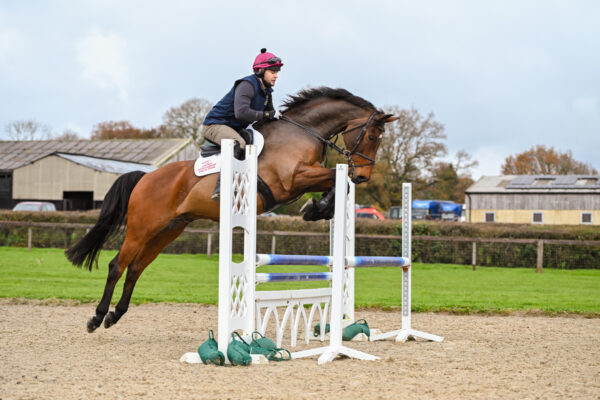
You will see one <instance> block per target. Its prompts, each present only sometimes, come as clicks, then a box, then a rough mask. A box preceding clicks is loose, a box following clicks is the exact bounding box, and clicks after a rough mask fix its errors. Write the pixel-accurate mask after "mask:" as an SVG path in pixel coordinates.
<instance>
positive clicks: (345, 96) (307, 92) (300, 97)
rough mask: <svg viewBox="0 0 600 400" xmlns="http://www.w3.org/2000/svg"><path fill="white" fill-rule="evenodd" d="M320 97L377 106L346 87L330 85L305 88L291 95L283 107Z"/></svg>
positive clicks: (286, 107) (286, 109) (364, 107)
mask: <svg viewBox="0 0 600 400" xmlns="http://www.w3.org/2000/svg"><path fill="white" fill-rule="evenodd" d="M319 97H324V98H327V99H332V100H344V101H347V102H348V103H350V104H354V105H355V106H357V107H360V108H363V109H366V110H373V111H375V110H376V108H375V106H374V105H373V104H372V103H371V102H369V101H367V100H365V99H363V98H362V97H358V96H355V95H353V94H352V93H350V92H349V91H347V90H346V89H333V88H330V87H326V86H321V87H317V88H312V89H304V90H301V91H299V92H298V93H297V94H295V95H289V96H288V98H287V100H285V101H284V102H283V107H285V109H284V110H283V111H290V110H292V109H294V108H296V107H300V106H301V105H303V104H306V103H308V102H309V101H311V100H314V99H317V98H319Z"/></svg>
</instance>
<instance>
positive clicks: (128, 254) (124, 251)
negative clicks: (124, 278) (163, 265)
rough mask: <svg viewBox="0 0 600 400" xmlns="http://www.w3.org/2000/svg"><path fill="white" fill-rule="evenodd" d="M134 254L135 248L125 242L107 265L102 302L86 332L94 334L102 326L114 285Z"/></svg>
mask: <svg viewBox="0 0 600 400" xmlns="http://www.w3.org/2000/svg"><path fill="white" fill-rule="evenodd" d="M135 254H136V248H135V246H132V245H131V243H130V242H129V241H127V240H125V242H124V243H123V246H122V247H121V250H120V251H119V253H118V254H117V255H116V256H115V258H113V259H112V260H111V261H110V263H109V264H108V277H107V278H106V285H105V286H104V294H103V295H102V300H100V303H99V304H98V307H96V315H95V316H93V317H92V318H90V319H89V320H88V322H87V330H88V332H90V333H91V332H94V331H95V330H96V328H98V327H99V326H100V324H102V320H103V319H104V316H105V315H106V313H107V312H108V308H109V307H110V300H111V299H112V296H113V292H114V291H115V285H116V284H117V282H118V281H119V279H120V278H121V275H123V271H124V270H125V267H126V266H127V264H129V263H130V262H131V260H133V258H134V257H135ZM120 266H121V267H120Z"/></svg>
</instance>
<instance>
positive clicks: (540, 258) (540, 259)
mask: <svg viewBox="0 0 600 400" xmlns="http://www.w3.org/2000/svg"><path fill="white" fill-rule="evenodd" d="M543 270H544V241H543V240H538V242H537V272H538V273H541V272H543Z"/></svg>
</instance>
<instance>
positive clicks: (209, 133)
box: [202, 125, 246, 149]
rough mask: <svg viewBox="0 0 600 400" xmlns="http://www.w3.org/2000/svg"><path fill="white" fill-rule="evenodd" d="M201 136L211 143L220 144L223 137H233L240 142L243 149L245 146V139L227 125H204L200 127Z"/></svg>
mask: <svg viewBox="0 0 600 400" xmlns="http://www.w3.org/2000/svg"><path fill="white" fill-rule="evenodd" d="M202 136H203V137H204V138H206V139H208V140H210V141H211V142H213V143H216V144H218V145H219V146H220V145H221V140H223V139H233V140H235V141H236V142H238V143H239V144H240V147H241V148H242V149H243V148H245V147H246V141H245V140H244V138H243V137H241V136H240V134H239V133H237V132H236V131H235V129H233V128H231V127H229V126H227V125H204V127H203V128H202Z"/></svg>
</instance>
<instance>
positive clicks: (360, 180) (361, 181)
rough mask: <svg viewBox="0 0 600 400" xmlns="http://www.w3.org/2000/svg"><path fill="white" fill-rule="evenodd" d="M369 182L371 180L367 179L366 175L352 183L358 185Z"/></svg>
mask: <svg viewBox="0 0 600 400" xmlns="http://www.w3.org/2000/svg"><path fill="white" fill-rule="evenodd" d="M368 180H369V178H367V177H366V176H364V175H358V176H357V177H356V178H354V179H352V182H354V183H355V184H357V185H358V184H359V183H363V182H366V181H368Z"/></svg>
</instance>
